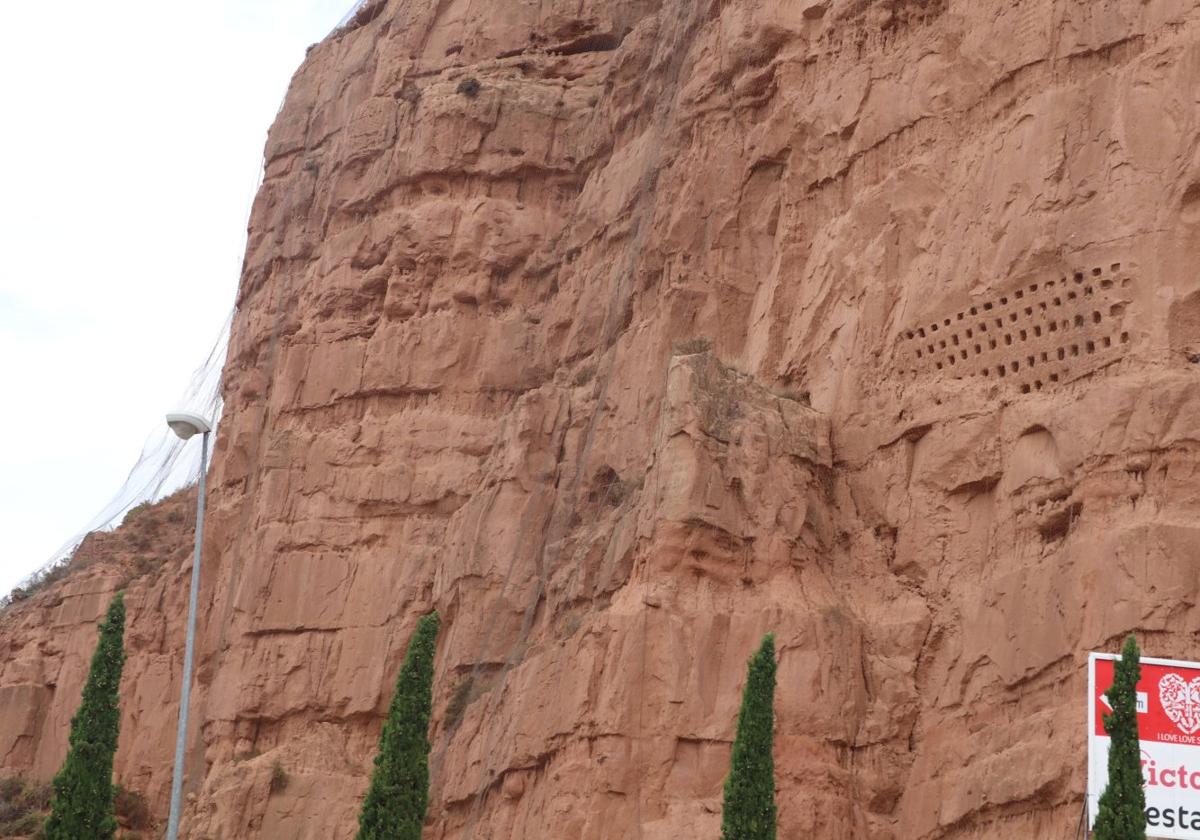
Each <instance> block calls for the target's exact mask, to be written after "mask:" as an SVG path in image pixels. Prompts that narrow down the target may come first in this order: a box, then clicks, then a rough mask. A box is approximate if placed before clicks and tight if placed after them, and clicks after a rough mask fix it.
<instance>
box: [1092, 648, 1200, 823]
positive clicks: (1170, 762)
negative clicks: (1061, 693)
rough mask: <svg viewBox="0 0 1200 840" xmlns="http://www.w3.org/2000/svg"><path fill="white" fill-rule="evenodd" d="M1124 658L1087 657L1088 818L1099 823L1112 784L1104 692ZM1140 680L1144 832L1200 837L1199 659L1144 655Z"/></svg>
mask: <svg viewBox="0 0 1200 840" xmlns="http://www.w3.org/2000/svg"><path fill="white" fill-rule="evenodd" d="M1119 658H1120V657H1118V656H1113V655H1112V654H1106V653H1093V654H1092V655H1091V656H1090V657H1089V659H1088V793H1087V795H1088V817H1089V825H1094V824H1095V822H1096V812H1097V811H1098V810H1099V802H1100V794H1101V793H1103V792H1104V788H1105V787H1106V786H1107V784H1108V746H1109V742H1110V739H1109V737H1108V736H1107V735H1106V734H1105V732H1104V723H1103V720H1104V715H1105V714H1106V713H1109V712H1111V711H1112V709H1111V708H1110V707H1109V706H1108V702H1107V700H1106V698H1105V697H1104V693H1105V692H1106V691H1108V689H1109V688H1110V687H1111V686H1112V682H1113V666H1114V663H1115V661H1116V660H1117V659H1119ZM1141 662H1142V676H1141V679H1140V680H1139V681H1138V684H1137V712H1138V740H1139V743H1140V745H1141V750H1142V778H1143V780H1144V784H1145V789H1146V835H1147V836H1148V837H1161V838H1171V840H1200V663H1196V662H1177V661H1175V660H1173V659H1150V658H1148V657H1143V658H1142V661H1141Z"/></svg>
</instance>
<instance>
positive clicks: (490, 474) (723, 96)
mask: <svg viewBox="0 0 1200 840" xmlns="http://www.w3.org/2000/svg"><path fill="white" fill-rule="evenodd" d="M1198 76H1200V14H1198V13H1197V11H1196V9H1195V8H1194V5H1193V4H1190V3H1185V2H1181V1H1180V0H1149V2H1136V1H1135V0H1106V2H1091V3H1083V2H1074V0H1022V2H1018V3H1010V4H1006V5H1003V6H999V5H996V4H989V3H961V2H954V3H952V2H944V1H943V2H938V1H937V0H928V2H917V0H888V1H885V0H805V2H794V3H782V2H776V0H730V2H725V3H713V2H707V0H621V2H609V3H594V2H585V3H582V4H580V3H572V4H564V3H557V2H550V3H542V4H533V5H531V4H527V3H517V2H507V0H504V2H498V3H492V4H491V5H489V6H488V7H487V8H486V9H485V8H484V7H483V6H481V5H480V4H478V3H472V2H470V0H440V1H439V2H432V1H431V0H407V2H399V0H391V2H386V3H384V2H376V3H371V4H369V5H368V6H367V7H366V8H365V9H364V10H363V11H362V12H360V14H359V15H358V17H357V18H356V19H355V20H354V21H353V22H352V23H351V24H350V25H349V26H348V27H347V28H345V29H343V30H341V31H339V32H337V33H335V34H334V35H333V36H332V37H331V38H329V39H327V40H326V41H325V42H323V43H322V44H320V45H318V46H316V47H315V48H314V49H313V50H312V51H311V53H310V55H309V56H308V59H307V60H306V62H305V63H304V65H303V66H302V67H301V68H300V70H299V72H298V73H297V75H296V77H295V80H294V81H293V84H292V88H291V91H290V92H289V95H288V99H287V102H286V104H285V107H284V109H283V111H282V112H281V114H280V116H279V118H278V120H277V122H276V124H275V127H274V128H273V129H272V132H271V135H270V139H269V142H268V147H267V155H266V160H267V166H266V178H265V180H264V183H263V186H262V188H261V190H260V192H259V195H258V198H257V200H256V203H255V206H254V210H253V215H252V219H251V230H250V240H249V245H248V250H247V257H246V263H245V268H244V274H243V278H242V285H241V289H240V293H239V299H238V315H237V318H236V320H235V323H234V328H233V336H232V340H231V346H230V353H229V361H228V364H227V368H226V372H225V397H226V406H227V408H226V415H225V418H224V422H223V426H222V430H221V436H220V440H219V443H218V447H217V452H216V457H215V461H214V465H213V469H212V483H213V485H214V487H213V501H212V509H211V514H210V516H211V519H210V521H209V527H210V530H209V531H208V532H207V533H208V537H207V539H206V545H205V551H206V558H212V559H211V561H209V560H207V559H206V566H205V568H206V576H205V582H204V588H203V594H202V601H203V616H202V641H201V652H200V657H199V667H198V671H197V679H198V686H197V694H196V703H197V706H196V709H197V714H196V718H197V727H196V731H195V733H194V735H193V737H192V739H191V741H190V745H191V750H190V753H189V773H190V776H189V791H190V794H189V797H190V798H189V808H188V815H187V821H188V825H189V827H190V831H191V832H192V836H194V837H210V838H232V837H296V838H326V837H350V836H352V834H353V828H354V815H355V811H356V807H357V801H358V798H359V797H360V796H361V795H362V792H363V790H364V789H365V780H366V774H367V772H368V769H369V766H370V761H371V757H372V754H373V749H374V740H375V738H376V737H377V734H378V730H379V727H380V724H381V721H382V715H383V711H384V709H385V707H386V703H387V700H388V695H389V692H390V687H391V681H392V679H393V677H394V674H395V673H396V670H397V668H398V666H399V660H400V657H401V655H402V652H403V648H404V645H405V643H406V641H407V637H408V634H409V633H410V632H411V629H412V627H413V626H414V624H415V621H416V618H417V617H418V616H419V615H420V614H421V613H423V612H425V611H427V610H429V609H430V608H433V607H436V608H437V609H439V610H440V611H441V613H442V615H443V617H444V619H445V625H444V628H443V632H442V638H441V640H440V644H439V653H438V662H437V673H438V677H437V683H436V685H435V722H434V728H433V733H432V735H433V744H434V753H433V765H434V774H433V778H434V789H433V797H432V805H431V809H430V816H429V825H428V827H427V834H428V836H430V837H436V838H445V840H460V838H461V839H462V840H466V838H493V840H501V839H502V838H503V839H504V840H517V839H518V838H534V837H538V838H550V837H574V836H578V837H583V838H597V840H598V839H599V838H606V837H631V838H632V837H636V838H646V840H650V839H651V838H667V837H672V838H673V837H675V836H680V835H682V836H697V837H699V836H705V835H709V836H715V834H716V832H717V827H718V823H719V807H720V790H721V782H722V778H723V776H724V773H725V769H726V766H727V762H728V754H729V743H730V741H731V739H732V735H733V723H734V717H735V713H736V708H737V703H738V692H739V689H740V686H741V682H742V679H743V676H744V668H745V661H746V657H747V656H748V655H749V654H750V652H751V651H752V650H753V649H754V647H755V646H756V644H757V642H758V640H759V638H760V637H761V635H762V633H764V632H766V631H768V630H773V631H774V632H775V633H776V635H777V639H778V645H779V650H780V670H779V677H780V683H779V686H780V687H779V693H778V701H777V702H778V721H777V723H778V737H777V747H776V761H777V767H778V782H779V806H780V819H781V832H780V835H781V836H782V837H798V836H814V837H821V838H852V837H853V838H858V837H865V836H869V837H878V838H897V839H898V840H899V838H914V840H915V839H916V838H930V839H932V838H939V840H966V838H981V837H1009V836H1016V835H1018V834H1021V835H1024V836H1051V835H1055V836H1057V835H1060V834H1062V835H1065V833H1066V832H1067V831H1068V830H1069V829H1070V828H1071V827H1072V826H1074V825H1075V824H1076V821H1077V820H1078V817H1079V811H1080V807H1081V801H1082V788H1083V782H1084V772H1083V766H1084V760H1085V755H1084V750H1083V740H1084V738H1083V736H1084V725H1085V724H1084V711H1085V705H1084V701H1083V697H1084V696H1085V690H1086V687H1085V682H1086V680H1085V676H1084V664H1085V658H1086V652H1087V651H1088V650H1092V649H1098V648H1106V647H1108V648H1110V647H1112V646H1113V645H1115V643H1116V641H1117V640H1118V639H1119V638H1120V637H1121V636H1123V635H1124V634H1125V633H1126V632H1128V631H1130V630H1136V631H1138V633H1139V634H1140V635H1141V637H1142V638H1143V640H1144V647H1145V649H1146V652H1147V653H1148V654H1157V655H1171V656H1175V657H1180V658H1195V657H1196V656H1197V655H1200V649H1197V645H1196V642H1195V636H1194V633H1195V631H1196V630H1197V622H1198V621H1200V618H1198V616H1197V614H1196V610H1195V603H1196V595H1197V581H1196V577H1195V574H1194V564H1193V563H1192V562H1191V559H1190V558H1191V554H1192V553H1193V551H1194V549H1195V547H1196V546H1197V544H1198V543H1200V540H1198V537H1200V535H1198V533H1197V530H1196V526H1195V524H1194V523H1195V522H1196V521H1197V513H1198V507H1200V479H1198V478H1197V476H1196V471H1195V464H1196V455H1197V448H1198V444H1197V441H1200V412H1197V411H1196V410H1194V409H1195V406H1196V403H1197V400H1198V398H1200V388H1198V380H1197V368H1196V367H1195V365H1196V361H1195V360H1196V359H1200V276H1197V274H1196V271H1195V266H1196V264H1197V256H1198V255H1200V153H1198V152H1197V148H1196V143H1195V138H1196V136H1197V134H1198V130H1200V125H1198V120H1200V110H1198V109H1197V107H1196V105H1197V103H1196V98H1195V94H1194V91H1195V90H1196V89H1197V84H1196V82H1197V77H1198ZM210 562H211V565H209V563H210ZM172 574H173V575H176V576H181V575H182V574H183V567H182V565H180V566H179V567H178V569H177V570H176V571H173V572H172ZM165 582H167V581H164V583H165ZM170 583H171V585H172V586H176V585H178V590H177V591H178V592H179V593H182V592H183V587H182V584H181V583H179V582H178V581H170ZM164 597H165V596H164ZM171 597H182V596H181V595H173V596H171ZM92 617H94V616H91V614H90V613H89V618H88V620H89V621H90V620H91V618H92ZM169 618H173V619H174V620H173V621H172V620H167V621H165V622H164V626H165V628H166V629H163V630H162V638H163V640H164V644H165V643H166V642H167V641H169V640H170V639H171V638H173V637H172V636H171V634H173V633H177V631H176V630H175V629H173V628H176V626H177V625H181V617H180V616H179V615H178V614H175V615H171V616H169ZM0 632H5V633H7V632H9V631H8V630H2V631H0ZM52 635H53V634H46V635H45V637H47V638H48V637H50V636H52ZM6 638H7V637H6ZM5 644H8V643H7V641H6V642H5ZM163 650H164V651H165V650H166V648H165V647H164V648H163ZM164 655H165V653H164ZM164 661H165V660H164ZM6 667H11V666H7V665H6ZM7 673H8V672H7V671H0V691H3V690H7V689H4V688H3V686H5V685H9V684H10V681H9V680H8V677H7V676H6V674H7ZM146 673H149V672H148V671H147V672H146ZM169 679H171V677H169V676H167V675H166V674H165V673H164V674H163V676H162V680H163V681H168V680H169ZM11 682H13V683H14V684H15V682H19V681H11ZM21 684H22V685H25V686H35V687H36V686H37V685H38V680H37V679H27V680H25V681H24V682H21ZM43 685H44V683H43ZM29 690H34V689H29ZM22 702H25V701H22ZM35 703H36V701H28V703H27V705H28V706H29V707H30V708H32V707H33V704H35ZM142 720H143V723H142V726H144V728H145V731H147V732H151V733H161V732H162V731H164V727H169V725H170V724H171V723H173V721H174V718H173V716H172V715H171V714H170V713H169V710H168V709H166V708H163V709H161V710H159V711H158V712H157V714H152V713H150V712H149V711H147V712H146V716H145V717H144V718H143V719H142ZM21 726H23V727H25V728H26V729H29V728H30V727H33V726H34V724H33V723H22V724H21ZM137 729H138V727H134V726H133V725H132V724H130V725H127V726H126V729H125V732H126V735H125V737H126V738H127V739H128V738H131V737H134V736H133V735H132V734H131V733H132V732H134V731H136V730H137ZM22 731H24V730H22ZM39 731H42V732H46V733H50V732H53V733H54V734H53V737H56V738H58V737H61V736H62V733H61V732H60V730H59V729H58V728H57V727H51V728H50V729H47V728H46V724H45V723H43V724H42V729H41V730H39ZM42 737H43V740H44V738H45V737H47V736H42ZM136 737H138V738H142V737H144V736H142V735H140V734H139V735H137V736H136ZM37 742H38V739H37V738H36V737H32V738H26V746H23V747H22V749H25V750H27V751H28V750H34V749H49V748H42V747H36V748H35V746H33V744H35V743H37ZM164 743H165V742H163V741H162V739H161V737H159V736H158V735H155V736H152V737H150V738H148V739H147V740H145V741H140V740H139V741H123V744H122V749H123V750H124V751H125V752H124V753H123V758H122V760H123V761H128V762H132V763H131V764H130V765H128V766H137V767H145V768H147V770H146V773H147V782H146V784H145V785H144V789H146V790H147V791H149V792H150V795H151V796H152V797H156V801H157V803H158V806H159V807H160V808H161V807H162V806H163V805H165V799H164V798H163V791H164V780H165V779H166V778H167V777H168V776H169V772H170V766H169V761H167V760H165V757H164V756H161V755H160V753H162V751H163V747H164ZM276 765H278V766H279V767H280V768H282V769H283V771H284V772H285V773H286V776H287V784H286V785H285V786H280V785H278V784H277V785H272V784H271V778H272V775H273V772H274V771H273V768H274V767H275V766H276Z"/></svg>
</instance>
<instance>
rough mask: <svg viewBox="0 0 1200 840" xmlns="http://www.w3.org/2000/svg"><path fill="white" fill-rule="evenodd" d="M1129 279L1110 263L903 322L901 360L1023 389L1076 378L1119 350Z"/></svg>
mask: <svg viewBox="0 0 1200 840" xmlns="http://www.w3.org/2000/svg"><path fill="white" fill-rule="evenodd" d="M1132 284H1133V278H1132V277H1131V276H1130V275H1129V273H1128V272H1125V273H1122V271H1121V264H1120V263H1113V264H1112V265H1110V266H1109V267H1108V268H1104V267H1103V266H1097V267H1095V268H1092V269H1090V270H1087V271H1076V272H1073V273H1072V274H1070V275H1068V276H1065V277H1059V278H1054V279H1049V280H1042V281H1040V282H1037V283H1029V284H1028V285H1023V286H1021V287H1020V288H1017V289H1014V290H1012V291H1010V292H1007V293H1005V294H1001V295H999V296H998V297H996V298H994V299H992V300H989V301H985V302H983V303H980V304H977V305H975V306H972V307H970V308H969V309H966V310H963V311H962V312H956V313H954V314H953V315H951V316H949V317H944V318H941V319H940V320H937V321H933V322H932V323H927V324H923V325H921V326H917V327H912V328H910V329H908V330H905V331H904V333H903V334H902V336H901V347H900V355H899V358H900V359H901V365H900V366H901V368H902V369H904V368H907V369H908V372H909V374H910V375H911V376H914V377H919V376H920V375H922V374H926V375H943V376H944V375H950V376H952V377H954V378H955V379H965V378H968V377H977V378H979V379H985V380H986V379H995V380H1003V381H1005V382H1008V383H1012V384H1013V385H1014V386H1017V387H1019V388H1020V390H1021V391H1022V393H1026V394H1028V393H1030V392H1031V391H1040V390H1042V389H1043V388H1046V387H1049V386H1051V385H1054V384H1059V383H1063V382H1069V381H1071V380H1074V379H1078V378H1080V377H1081V376H1086V375H1087V374H1089V373H1091V372H1093V371H1095V370H1097V369H1098V368H1100V367H1103V366H1104V365H1107V364H1110V363H1111V362H1112V361H1114V360H1115V359H1116V358H1118V357H1120V356H1121V355H1123V354H1124V351H1125V349H1126V347H1127V345H1128V344H1129V333H1128V332H1126V331H1125V329H1124V320H1125V317H1124V316H1125V310H1126V308H1127V306H1128V305H1129V297H1130V286H1131V285H1132ZM939 371H940V372H941V373H940V374H939Z"/></svg>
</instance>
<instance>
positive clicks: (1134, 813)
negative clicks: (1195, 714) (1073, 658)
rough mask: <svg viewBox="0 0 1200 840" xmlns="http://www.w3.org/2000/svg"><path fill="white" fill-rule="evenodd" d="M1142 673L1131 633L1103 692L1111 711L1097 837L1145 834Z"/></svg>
mask: <svg viewBox="0 0 1200 840" xmlns="http://www.w3.org/2000/svg"><path fill="white" fill-rule="evenodd" d="M1141 674H1142V667H1141V652H1140V651H1139V650H1138V646H1137V641H1136V640H1135V639H1134V638H1133V635H1132V634H1130V636H1129V638H1128V639H1126V640H1125V646H1124V647H1123V648H1122V649H1121V658H1120V659H1119V660H1117V662H1116V666H1115V668H1114V674H1113V684H1112V688H1110V689H1109V690H1108V691H1107V692H1106V693H1105V696H1106V697H1107V698H1108V702H1109V705H1111V706H1112V714H1106V715H1105V716H1104V731H1105V732H1107V733H1108V736H1109V738H1111V739H1112V741H1111V743H1110V744H1109V747H1108V786H1107V787H1106V788H1105V789H1104V793H1103V794H1101V796H1100V811H1099V814H1098V815H1097V816H1096V825H1095V827H1094V828H1093V829H1092V830H1093V831H1094V832H1095V837H1096V840H1145V837H1146V791H1145V789H1144V788H1143V787H1142V755H1141V748H1140V747H1139V746H1138V722H1137V692H1136V687H1137V681H1138V678H1139V677H1140V676H1141Z"/></svg>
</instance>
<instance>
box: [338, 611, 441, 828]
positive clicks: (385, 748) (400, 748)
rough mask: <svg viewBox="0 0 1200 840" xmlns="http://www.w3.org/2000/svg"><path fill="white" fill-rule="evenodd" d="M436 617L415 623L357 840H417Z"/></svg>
mask: <svg viewBox="0 0 1200 840" xmlns="http://www.w3.org/2000/svg"><path fill="white" fill-rule="evenodd" d="M439 624H440V619H439V618H438V614H437V613H436V612H435V613H430V614H429V615H427V616H424V617H423V618H422V619H421V620H420V621H419V622H417V629H416V632H415V633H413V636H412V639H411V640H410V641H409V643H408V653H407V654H406V655H405V657H404V665H403V666H401V668H400V676H399V677H397V679H396V693H395V694H394V695H393V696H392V704H391V708H390V709H389V710H388V718H387V721H385V722H384V724H383V732H382V733H380V735H379V754H378V755H376V756H375V769H374V771H373V772H372V773H371V786H370V788H368V790H367V798H366V800H365V801H364V802H363V806H362V811H361V813H360V814H359V817H358V837H357V840H421V825H422V823H424V822H425V810H426V809H427V808H428V807H429V718H430V714H431V712H432V710H433V655H434V652H435V651H436V648H437V634H438V627H439Z"/></svg>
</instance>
